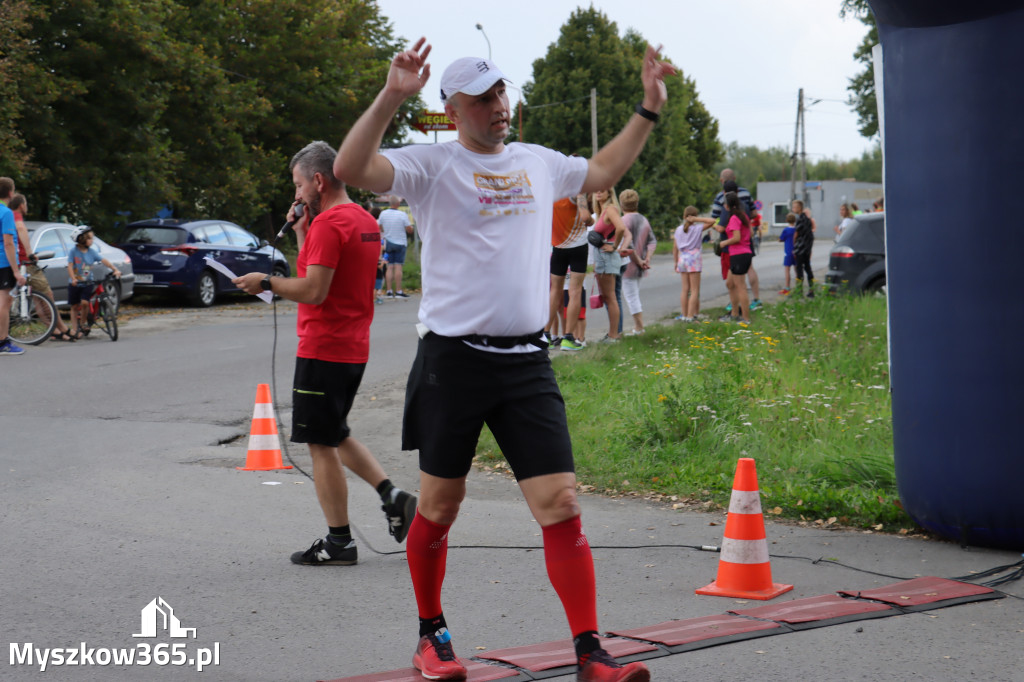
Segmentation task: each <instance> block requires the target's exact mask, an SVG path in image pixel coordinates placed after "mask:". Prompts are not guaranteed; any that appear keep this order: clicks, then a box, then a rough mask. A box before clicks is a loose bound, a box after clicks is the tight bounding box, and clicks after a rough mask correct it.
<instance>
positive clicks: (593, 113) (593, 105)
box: [590, 88, 597, 158]
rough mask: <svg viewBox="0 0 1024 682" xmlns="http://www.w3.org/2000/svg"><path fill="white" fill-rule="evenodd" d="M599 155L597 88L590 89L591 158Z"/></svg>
mask: <svg viewBox="0 0 1024 682" xmlns="http://www.w3.org/2000/svg"><path fill="white" fill-rule="evenodd" d="M595 154H597V88H590V158H594V155H595Z"/></svg>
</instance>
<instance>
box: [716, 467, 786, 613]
mask: <svg viewBox="0 0 1024 682" xmlns="http://www.w3.org/2000/svg"><path fill="white" fill-rule="evenodd" d="M721 557H722V558H721V559H719V561H718V577H717V578H716V579H715V582H713V583H711V584H710V585H707V586H705V587H702V588H700V589H698V590H697V594H707V595H711V596H714V597H739V598H741V599H762V600H767V599H774V598H775V597H777V596H779V595H780V594H782V593H783V592H789V591H790V590H792V589H793V586H792V585H781V584H779V583H773V582H772V567H771V564H770V563H769V562H768V540H767V539H766V538H765V533H764V516H763V515H762V514H761V493H760V491H759V490H758V487H757V469H756V468H755V466H754V460H753V459H751V458H749V457H743V458H741V459H740V460H739V462H738V463H737V464H736V478H735V479H734V480H733V484H732V497H731V498H730V500H729V515H728V516H727V517H726V520H725V537H724V538H723V539H722V554H721Z"/></svg>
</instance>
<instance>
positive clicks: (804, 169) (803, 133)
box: [800, 88, 809, 207]
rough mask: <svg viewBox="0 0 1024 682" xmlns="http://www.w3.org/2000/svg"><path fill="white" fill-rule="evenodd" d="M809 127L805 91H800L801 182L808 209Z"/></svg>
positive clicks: (805, 204)
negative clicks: (805, 115)
mask: <svg viewBox="0 0 1024 682" xmlns="http://www.w3.org/2000/svg"><path fill="white" fill-rule="evenodd" d="M806 135H807V125H806V124H805V123H804V91H803V88H801V89H800V182H801V187H803V201H804V206H805V207H807V206H808V205H809V204H808V201H807V199H808V197H807V138H806Z"/></svg>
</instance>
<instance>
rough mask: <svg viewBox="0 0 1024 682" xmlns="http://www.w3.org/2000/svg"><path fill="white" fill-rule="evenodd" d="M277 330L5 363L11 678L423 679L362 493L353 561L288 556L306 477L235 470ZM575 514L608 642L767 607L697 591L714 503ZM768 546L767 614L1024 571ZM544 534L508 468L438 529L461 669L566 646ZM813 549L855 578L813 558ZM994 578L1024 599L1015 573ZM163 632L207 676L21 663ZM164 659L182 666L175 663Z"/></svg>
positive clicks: (975, 626)
mask: <svg viewBox="0 0 1024 682" xmlns="http://www.w3.org/2000/svg"><path fill="white" fill-rule="evenodd" d="M824 251H825V249H819V254H818V256H817V257H816V259H815V261H816V265H817V261H818V260H819V259H824V258H825V257H827V254H824V253H823V252H824ZM778 255H779V257H778V259H777V261H779V262H780V261H781V255H780V254H778ZM772 262H773V256H772V255H771V247H769V249H768V250H766V253H765V254H764V255H762V256H761V257H759V259H758V260H757V261H756V263H757V266H758V270H759V272H760V274H761V279H762V287H763V291H765V292H774V291H777V289H778V288H779V284H778V281H777V280H778V277H779V276H780V275H781V267H780V266H778V265H777V264H775V265H772ZM709 269H710V268H709ZM772 273H775V275H773V274H772ZM710 274H711V273H709V274H706V275H705V277H704V285H705V286H704V292H705V300H706V301H707V302H708V303H707V304H708V305H715V304H718V305H721V303H722V296H723V292H724V288H722V289H721V290H720V291H716V286H719V287H720V286H721V285H720V284H718V282H716V279H717V277H712V276H710ZM677 279H678V276H677V275H675V274H674V273H672V272H671V264H670V263H668V262H667V259H666V258H661V259H659V260H658V261H657V263H656V267H655V268H654V271H653V273H652V275H651V277H650V278H648V279H647V280H646V281H645V282H644V284H643V287H642V298H643V300H644V303H645V306H647V307H648V309H649V311H650V312H649V316H648V320H659V319H661V320H664V319H667V318H669V317H671V315H672V314H674V307H675V306H676V305H677V301H678V285H677V283H676V282H677ZM762 298H763V299H765V300H766V301H771V299H772V296H771V295H767V294H763V295H762ZM293 310H294V309H293V308H292V306H291V305H290V304H281V305H279V307H278V320H277V323H278V324H277V326H278V339H277V355H276V357H277V363H276V364H277V367H276V374H277V382H276V383H277V384H278V386H277V394H278V396H277V397H278V401H277V405H278V410H279V412H280V413H281V415H282V417H283V418H284V422H285V423H286V424H287V423H288V410H289V400H288V395H289V388H290V383H291V377H290V375H291V371H292V368H293V361H292V358H293V355H294V349H295V339H294V314H293ZM415 310H416V298H415V297H414V298H413V299H412V300H410V301H394V302H388V303H386V304H384V305H381V306H378V307H377V315H376V318H375V322H374V326H373V351H372V358H371V362H370V364H369V366H368V368H367V373H366V377H365V380H364V386H363V390H362V391H361V394H360V396H359V398H358V400H357V403H356V405H355V407H354V409H353V414H352V419H351V422H352V426H353V432H354V434H355V435H356V437H358V438H359V439H360V440H362V441H363V442H365V443H366V444H367V445H368V446H369V447H370V448H371V450H372V451H373V452H374V453H375V454H377V456H378V457H379V459H380V460H381V462H382V464H383V465H384V467H385V468H386V469H387V470H388V471H389V474H390V475H391V477H392V478H393V479H394V480H395V482H396V483H397V484H398V485H401V486H403V487H406V488H413V489H414V488H415V487H416V461H415V455H414V454H413V453H403V452H401V450H400V448H399V435H398V431H399V425H400V422H401V410H402V398H403V383H404V379H405V374H406V371H407V369H408V366H409V363H410V362H411V358H412V355H413V352H414V346H415V334H414V331H413V325H414V322H415ZM593 312H600V311H591V314H593ZM755 323H756V321H755ZM591 325H592V326H591V330H592V331H591V333H590V334H589V336H591V338H594V332H595V331H596V327H595V325H596V322H591ZM273 338H274V333H273V317H272V314H271V309H270V308H269V307H268V306H265V305H263V304H259V305H237V304H236V305H232V304H227V305H218V306H217V307H215V308H213V309H211V310H207V311H186V312H163V313H160V314H152V315H147V316H140V317H136V318H134V319H129V320H126V321H125V322H124V324H123V326H122V334H121V340H120V341H118V342H117V343H111V342H109V341H108V340H106V339H105V338H104V337H103V336H102V335H97V334H94V335H93V336H92V337H90V338H89V339H87V340H85V341H83V342H79V343H75V344H66V343H64V344H58V343H48V344H47V345H45V346H43V347H39V348H30V349H29V350H28V351H27V352H26V353H25V355H23V356H19V357H15V358H5V359H3V367H2V368H0V391H2V394H3V395H5V396H6V398H7V399H6V400H5V401H4V402H3V404H2V406H0V433H2V434H3V436H2V437H0V467H2V471H3V475H2V477H0V500H2V503H0V541H2V545H0V546H2V551H0V585H2V598H0V633H2V638H3V640H4V644H5V650H6V651H7V652H8V659H7V660H6V661H4V662H3V663H0V679H5V680H6V679H11V680H38V679H60V680H75V681H77V680H151V679H168V680H192V679H197V678H198V679H204V678H207V679H213V680H267V681H275V680H313V679H331V678H339V677H346V676H352V675H358V674H369V673H374V672H380V671H385V670H392V669H396V668H405V667H408V666H409V660H410V657H411V653H412V648H413V646H414V644H415V640H416V637H415V634H416V633H415V631H416V627H417V626H416V617H415V616H416V614H415V608H414V601H413V596H412V589H411V585H410V582H409V578H408V571H407V567H406V564H405V557H404V554H403V553H402V551H403V549H404V547H401V546H398V545H396V544H395V543H394V541H393V540H392V539H391V538H390V537H389V536H388V535H387V532H386V527H385V523H384V519H383V515H382V514H381V513H380V511H379V502H378V501H377V500H376V495H375V494H374V492H373V491H372V490H371V489H370V487H369V486H367V485H363V484H362V483H359V482H354V483H353V484H352V486H351V515H352V519H353V524H354V525H355V527H356V528H357V531H358V535H359V537H360V551H361V555H360V563H359V565H357V566H354V567H322V568H308V567H297V566H294V565H292V564H290V563H289V561H288V555H289V554H290V553H291V552H294V551H296V550H300V549H305V548H306V547H308V545H309V544H310V543H311V542H312V541H313V539H314V538H315V537H317V536H318V535H319V534H321V533H322V532H323V520H322V516H321V515H320V512H319V509H318V507H317V503H316V498H315V494H314V490H313V486H312V484H311V482H310V481H309V480H308V479H307V478H306V477H304V476H303V475H302V474H301V473H299V472H298V471H296V470H287V471H272V472H240V471H237V470H236V469H235V467H237V466H242V465H243V464H244V463H245V459H246V450H247V438H246V437H247V435H248V431H249V424H250V418H251V415H252V410H253V401H254V398H255V392H256V384H257V383H260V382H269V381H270V378H271V370H270V365H271V346H272V343H273ZM622 347H623V349H624V351H625V349H627V348H628V345H624V346H622ZM295 450H296V451H295V452H293V453H292V454H293V457H294V458H295V461H296V462H297V463H298V464H299V465H300V466H302V467H304V468H308V463H309V458H308V456H307V455H305V454H304V453H302V452H301V450H300V449H298V448H295ZM755 457H756V455H755ZM272 484H276V485H272ZM582 505H583V508H584V523H585V527H586V530H587V534H588V537H589V539H590V542H591V544H592V545H593V546H594V547H595V549H594V556H595V561H596V567H597V574H598V581H599V582H598V589H599V599H598V608H599V617H600V621H601V627H602V628H603V629H624V628H635V627H642V626H649V625H654V624H657V623H661V622H664V621H668V620H672V619H687V618H693V617H697V616H706V615H714V614H720V613H724V612H725V611H726V610H729V609H734V608H738V607H742V606H747V607H749V606H752V605H756V604H751V603H749V602H747V603H744V602H742V600H735V599H731V598H722V597H705V596H699V597H698V596H695V595H694V589H696V588H698V587H701V586H703V585H706V584H707V583H709V582H710V581H711V580H712V579H714V577H715V575H716V570H717V565H718V556H717V555H716V554H712V553H706V552H699V551H696V550H693V549H691V548H690V547H692V546H694V545H697V546H699V545H705V544H712V545H714V544H720V543H721V541H722V532H723V524H724V520H725V517H724V515H723V514H721V513H712V514H706V513H700V512H695V511H690V510H675V509H671V508H670V507H669V506H666V505H663V504H655V503H651V502H648V501H644V500H641V499H608V498H603V497H597V496H586V495H585V496H583V500H582ZM768 538H769V540H768V542H769V549H770V551H771V553H772V556H773V559H772V570H773V577H774V578H775V580H776V581H777V582H783V583H788V584H793V585H794V586H795V588H794V590H793V591H792V592H790V593H788V594H786V595H784V596H782V597H779V598H778V599H776V600H775V601H774V602H772V603H777V602H781V601H785V600H789V599H797V598H802V597H811V596H817V595H822V594H831V593H833V592H834V591H835V590H839V589H855V590H861V589H867V588H871V587H876V586H880V585H887V584H891V583H894V582H896V581H897V579H898V578H911V577H914V576H919V575H934V576H941V577H952V576H960V575H965V574H968V573H971V572H979V571H982V570H985V569H988V568H991V567H994V566H999V565H1005V564H1010V563H1012V562H1014V561H1017V560H1019V558H1020V555H1019V554H1018V553H1013V552H1001V551H993V550H985V549H961V548H959V547H957V546H955V545H953V544H949V543H945V542H939V541H934V540H924V539H919V538H911V537H902V536H883V535H878V534H869V533H863V532H850V531H837V530H830V529H827V528H820V527H814V526H810V527H800V526H793V525H784V524H777V523H769V524H768ZM540 542H541V540H540V531H539V528H538V527H537V525H536V524H535V523H534V522H533V520H532V519H531V518H530V515H529V513H528V511H527V508H526V506H525V504H523V503H522V501H521V500H520V496H519V494H518V490H517V488H516V486H515V484H514V483H513V482H511V481H510V480H509V479H508V478H507V477H505V476H504V475H502V474H501V473H499V472H493V471H474V472H473V473H472V474H471V476H470V480H469V485H468V498H467V501H466V503H465V505H464V507H463V514H462V518H461V519H460V521H459V523H457V524H456V526H455V527H454V528H453V530H452V533H451V536H450V543H451V545H452V549H451V550H450V554H449V566H448V577H447V581H446V584H445V585H446V587H445V595H444V599H445V604H446V606H445V608H446V613H447V616H448V620H449V623H450V624H451V626H452V630H453V632H454V637H455V642H456V647H457V651H458V652H459V653H460V655H462V656H472V655H476V654H479V653H483V652H486V651H489V650H494V649H498V648H504V647H511V646H520V645H528V644H537V643H541V642H548V641H552V640H560V639H564V638H566V637H568V632H567V629H566V627H565V623H564V618H563V616H562V615H561V610H560V608H559V606H558V604H557V600H556V598H555V596H554V594H553V592H552V590H551V588H550V587H549V584H548V582H547V579H546V576H545V572H544V571H545V569H544V562H543V557H542V553H541V552H540V551H537V550H536V549H522V548H523V547H532V548H538V547H539V546H540ZM638 545H645V546H647V547H645V548H642V549H636V548H634V547H636V546H638ZM502 547H505V548H507V549H502ZM822 557H824V558H832V559H836V560H838V561H839V562H841V563H842V564H845V565H846V566H840V565H838V564H835V563H829V562H818V563H814V562H813V560H817V559H820V558H822ZM866 571H871V572H874V573H870V572H866ZM878 574H884V575H878ZM1004 589H1006V591H1007V592H1009V593H1012V594H1016V595H1018V597H1019V596H1022V595H1024V589H1022V588H1021V585H1020V584H1019V583H1011V584H1010V585H1008V586H1007V587H1005V588H1004ZM158 597H159V598H162V599H163V600H164V601H165V602H166V603H167V604H169V605H170V606H172V607H173V613H174V616H175V618H177V619H178V620H179V621H180V625H181V627H186V628H196V634H195V638H191V637H184V638H180V639H170V638H168V637H167V636H163V637H160V636H158V637H156V638H146V637H133V635H135V634H145V629H144V628H145V623H144V621H143V619H142V618H141V615H140V612H141V611H142V610H143V609H144V608H145V607H147V605H149V604H150V603H151V602H152V600H154V599H156V598H158ZM161 643H164V644H168V645H169V644H184V645H185V646H184V647H182V648H181V651H180V653H181V657H182V660H185V661H186V663H187V661H188V659H197V658H199V657H202V656H205V655H206V654H205V652H201V651H200V650H201V649H208V650H209V651H210V654H211V656H212V653H213V652H214V650H216V652H217V655H218V661H217V664H216V665H212V664H211V665H209V666H208V667H207V668H206V670H205V671H203V672H202V673H198V672H196V671H195V670H194V667H195V666H194V665H193V666H189V665H172V664H170V663H167V664H166V665H157V663H156V662H155V661H154V662H152V663H150V664H149V665H148V666H140V665H132V666H127V665H113V664H111V665H100V664H99V663H98V662H95V656H94V659H93V660H94V663H93V664H91V665H74V666H72V665H53V664H52V662H51V664H50V665H49V666H48V667H47V670H46V671H45V672H40V670H39V668H40V664H39V663H38V662H36V663H35V665H28V664H25V663H19V662H18V658H19V657H20V656H22V655H23V653H24V652H25V651H28V647H29V646H31V647H32V648H33V649H32V650H33V651H35V650H36V649H38V650H39V651H40V652H41V651H42V650H44V649H47V648H49V649H54V648H62V649H63V648H74V649H78V648H79V647H84V648H85V649H86V650H88V649H93V650H95V649H123V648H136V647H139V646H141V645H148V646H150V647H151V648H152V649H151V653H152V652H153V651H155V647H156V646H157V645H158V644H161ZM1022 650H1024V609H1022V603H1021V601H1020V599H1019V598H1006V599H1002V600H998V601H987V602H981V603H975V604H966V605H961V606H955V607H951V608H946V609H941V610H934V611H927V612H923V613H916V614H911V615H901V616H896V617H891V618H883V619H879V620H870V621H861V622H858V623H849V624H844V625H834V626H831V627H824V628H820V629H815V630H809V631H806V632H794V633H790V634H785V635H781V636H775V637H766V638H762V639H757V640H751V641H746V642H738V643H733V644H727V645H724V646H718V647H714V648H710V649H703V650H699V651H693V652H689V653H685V654H676V655H672V656H668V657H664V658H658V659H653V660H651V661H649V663H648V665H649V666H650V667H651V669H652V671H653V673H654V679H656V680H670V681H679V680H692V679H701V680H746V679H750V680H753V679H757V680H790V679H819V680H849V679H862V680H907V679H921V680H962V679H979V680H981V679H983V680H999V681H1002V680H1007V681H1009V680H1022V679H1024V673H1022V668H1021V653H1020V652H1021V651H1022ZM136 651H138V649H137V650H136ZM164 653H165V654H167V655H168V657H169V658H172V656H171V654H172V653H173V654H175V655H174V656H173V658H174V660H177V656H176V653H177V651H176V650H171V649H169V650H167V651H164ZM154 658H155V656H154ZM51 661H52V659H51ZM561 679H568V678H561Z"/></svg>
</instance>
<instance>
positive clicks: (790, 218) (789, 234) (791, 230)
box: [779, 213, 796, 296]
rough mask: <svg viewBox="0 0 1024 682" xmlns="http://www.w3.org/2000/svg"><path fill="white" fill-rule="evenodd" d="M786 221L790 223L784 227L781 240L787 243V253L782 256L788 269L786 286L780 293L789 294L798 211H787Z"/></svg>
mask: <svg viewBox="0 0 1024 682" xmlns="http://www.w3.org/2000/svg"><path fill="white" fill-rule="evenodd" d="M786 222H787V223H789V224H788V225H787V226H786V227H785V228H783V230H782V233H781V234H780V235H779V241H780V242H783V243H784V244H785V252H786V255H785V256H784V257H783V258H782V267H784V268H785V269H786V286H785V287H783V289H782V291H780V292H779V293H780V294H782V295H783V296H786V295H788V294H789V284H790V279H789V268H790V267H791V266H792V265H793V235H794V234H796V228H795V227H793V226H794V225H796V213H787V214H786Z"/></svg>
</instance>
